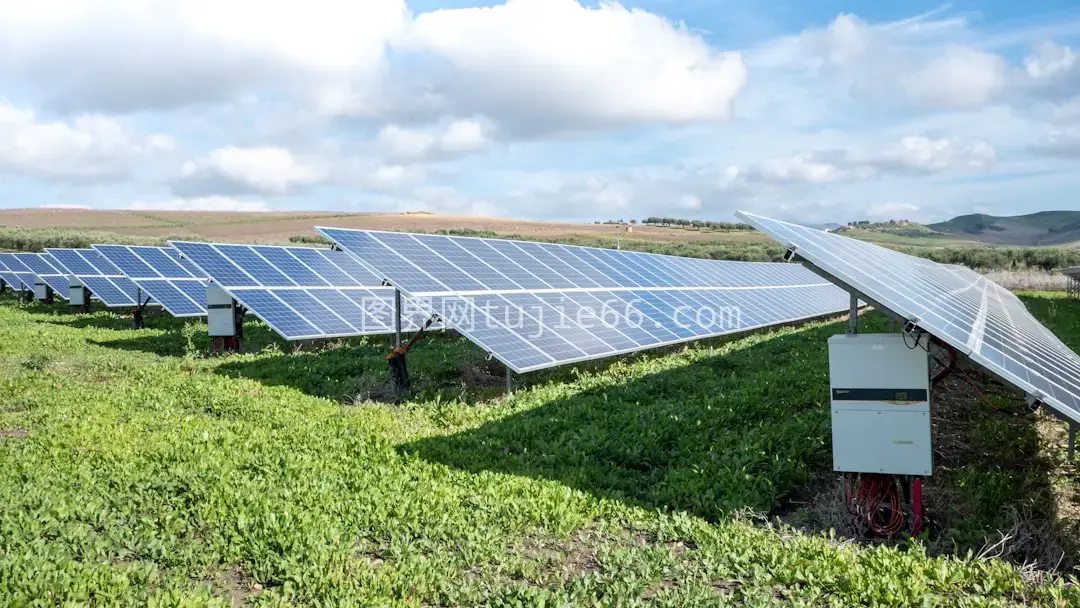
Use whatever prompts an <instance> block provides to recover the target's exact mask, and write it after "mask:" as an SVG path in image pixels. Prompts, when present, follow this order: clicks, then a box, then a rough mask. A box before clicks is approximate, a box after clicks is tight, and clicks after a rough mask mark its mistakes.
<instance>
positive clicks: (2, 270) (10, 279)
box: [0, 260, 22, 291]
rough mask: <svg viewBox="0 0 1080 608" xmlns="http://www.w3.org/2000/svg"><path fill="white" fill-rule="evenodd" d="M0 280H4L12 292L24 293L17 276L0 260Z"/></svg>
mask: <svg viewBox="0 0 1080 608" xmlns="http://www.w3.org/2000/svg"><path fill="white" fill-rule="evenodd" d="M0 279H3V280H4V283H5V284H6V286H7V287H10V288H11V289H12V291H22V281H20V280H19V277H17V276H15V273H14V272H12V271H11V269H10V268H8V267H7V264H5V263H4V262H3V260H0Z"/></svg>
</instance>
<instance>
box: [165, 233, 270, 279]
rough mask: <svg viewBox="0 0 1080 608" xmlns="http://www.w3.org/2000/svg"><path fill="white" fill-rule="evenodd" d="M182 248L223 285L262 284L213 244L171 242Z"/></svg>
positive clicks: (202, 268)
mask: <svg viewBox="0 0 1080 608" xmlns="http://www.w3.org/2000/svg"><path fill="white" fill-rule="evenodd" d="M170 244H171V245H172V246H173V247H176V248H177V249H178V250H180V253H181V254H182V255H183V256H185V257H186V258H187V259H188V260H189V261H190V262H191V263H192V264H194V265H195V266H196V267H198V268H199V270H201V271H202V274H205V275H206V276H208V277H210V278H212V279H214V281H215V282H217V283H218V284H219V285H221V286H223V287H224V286H226V285H228V286H232V287H258V286H259V285H260V284H259V282H258V281H256V280H255V279H253V278H252V277H251V276H249V275H248V274H247V273H245V272H244V271H243V270H240V268H239V267H238V266H237V265H236V264H234V263H232V262H230V261H229V260H228V258H226V257H225V256H223V255H222V254H221V252H220V251H218V250H217V249H216V248H215V247H214V246H213V245H208V244H206V243H187V242H176V243H170Z"/></svg>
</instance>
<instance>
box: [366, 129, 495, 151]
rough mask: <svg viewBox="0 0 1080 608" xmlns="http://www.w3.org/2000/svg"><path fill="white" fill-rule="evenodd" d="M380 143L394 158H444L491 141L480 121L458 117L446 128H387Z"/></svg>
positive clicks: (379, 145) (474, 148)
mask: <svg viewBox="0 0 1080 608" xmlns="http://www.w3.org/2000/svg"><path fill="white" fill-rule="evenodd" d="M376 143H377V145H378V147H379V149H380V151H382V152H383V154H385V155H386V156H387V157H388V158H389V159H390V160H395V161H423V160H440V159H446V158H450V157H454V156H460V155H464V154H469V153H472V152H476V151H478V150H481V149H483V148H484V147H486V146H487V145H488V144H489V143H490V140H489V138H488V129H487V128H486V127H485V126H484V125H482V124H481V123H480V122H479V121H476V120H458V121H454V122H451V123H450V124H449V125H447V126H445V127H443V128H426V129H421V128H409V127H402V126H399V125H395V124H391V125H386V126H385V127H383V128H382V129H381V130H380V131H379V134H378V136H377V138H376Z"/></svg>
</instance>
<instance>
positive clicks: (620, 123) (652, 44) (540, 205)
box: [0, 0, 1080, 222]
mask: <svg viewBox="0 0 1080 608" xmlns="http://www.w3.org/2000/svg"><path fill="white" fill-rule="evenodd" d="M1078 168H1080V6H1078V5H1076V3H1075V2H1064V1H1041V2H1038V1H1037V2H1025V3H1016V2H984V3H977V2H970V1H966V2H953V3H951V4H939V3H930V2H904V3H881V2H834V1H816V2H794V1H788V2H770V3H761V2H750V1H736V2H717V1H707V0H638V1H628V2H624V3H622V4H616V3H610V2H603V3H600V2H584V3H581V2H577V1H576V0H508V1H505V2H476V1H468V0H449V1H436V0H413V1H412V2H408V3H406V2H405V1H404V0H380V2H371V3H369V2H359V3H357V2H342V1H337V0H310V1H308V2H304V3H277V4H270V5H267V4H266V3H259V2H255V1H254V0H226V1H217V2H215V1H211V0H189V1H187V2H183V3H180V2H165V1H162V0H140V1H136V0H98V1H95V2H90V1H86V0H65V1H61V2H58V3H49V5H48V6H39V5H37V4H34V3H25V2H16V1H13V0H0V191H2V194H3V196H2V197H0V206H2V207H91V208H122V209H200V210H202V209H210V210H215V209H217V210H229V209H238V210H334V211H411V210H427V211H433V212H442V213H455V214H469V215H491V216H503V217H519V218H535V219H549V220H566V221H592V220H597V219H599V220H603V219H613V218H620V217H621V218H623V219H631V218H638V219H640V218H644V217H647V216H650V215H665V216H681V217H696V218H704V219H715V220H731V219H732V213H733V211H734V210H736V209H747V210H752V211H756V212H759V213H763V214H766V215H769V214H771V215H775V216H780V217H784V218H787V219H793V220H800V221H807V222H826V221H836V222H843V221H849V220H853V219H875V220H879V219H890V218H908V219H914V220H919V221H924V222H930V221H937V220H943V219H948V218H949V217H952V216H954V215H958V214H963V213H975V212H979V213H993V214H998V215H1009V214H1020V213H1028V212H1033V211H1038V210H1043V209H1077V208H1080V203H1078V202H1077V200H1076V197H1075V194H1074V193H1075V192H1077V191H1078V190H1080V170H1078Z"/></svg>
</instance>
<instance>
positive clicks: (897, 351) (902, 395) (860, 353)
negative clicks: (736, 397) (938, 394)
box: [829, 334, 933, 476]
mask: <svg viewBox="0 0 1080 608" xmlns="http://www.w3.org/2000/svg"><path fill="white" fill-rule="evenodd" d="M908 344H910V345H911V347H909V346H908ZM829 376H830V388H831V393H832V395H831V401H832V439H833V469H835V470H837V471H844V472H852V473H888V474H892V475H919V476H928V475H930V474H931V471H932V469H933V455H932V452H931V445H930V360H929V357H928V355H927V352H926V351H925V350H923V348H922V347H921V346H915V344H914V339H912V338H908V340H907V342H906V343H905V340H904V335H903V334H853V335H839V336H833V337H832V338H829Z"/></svg>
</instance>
